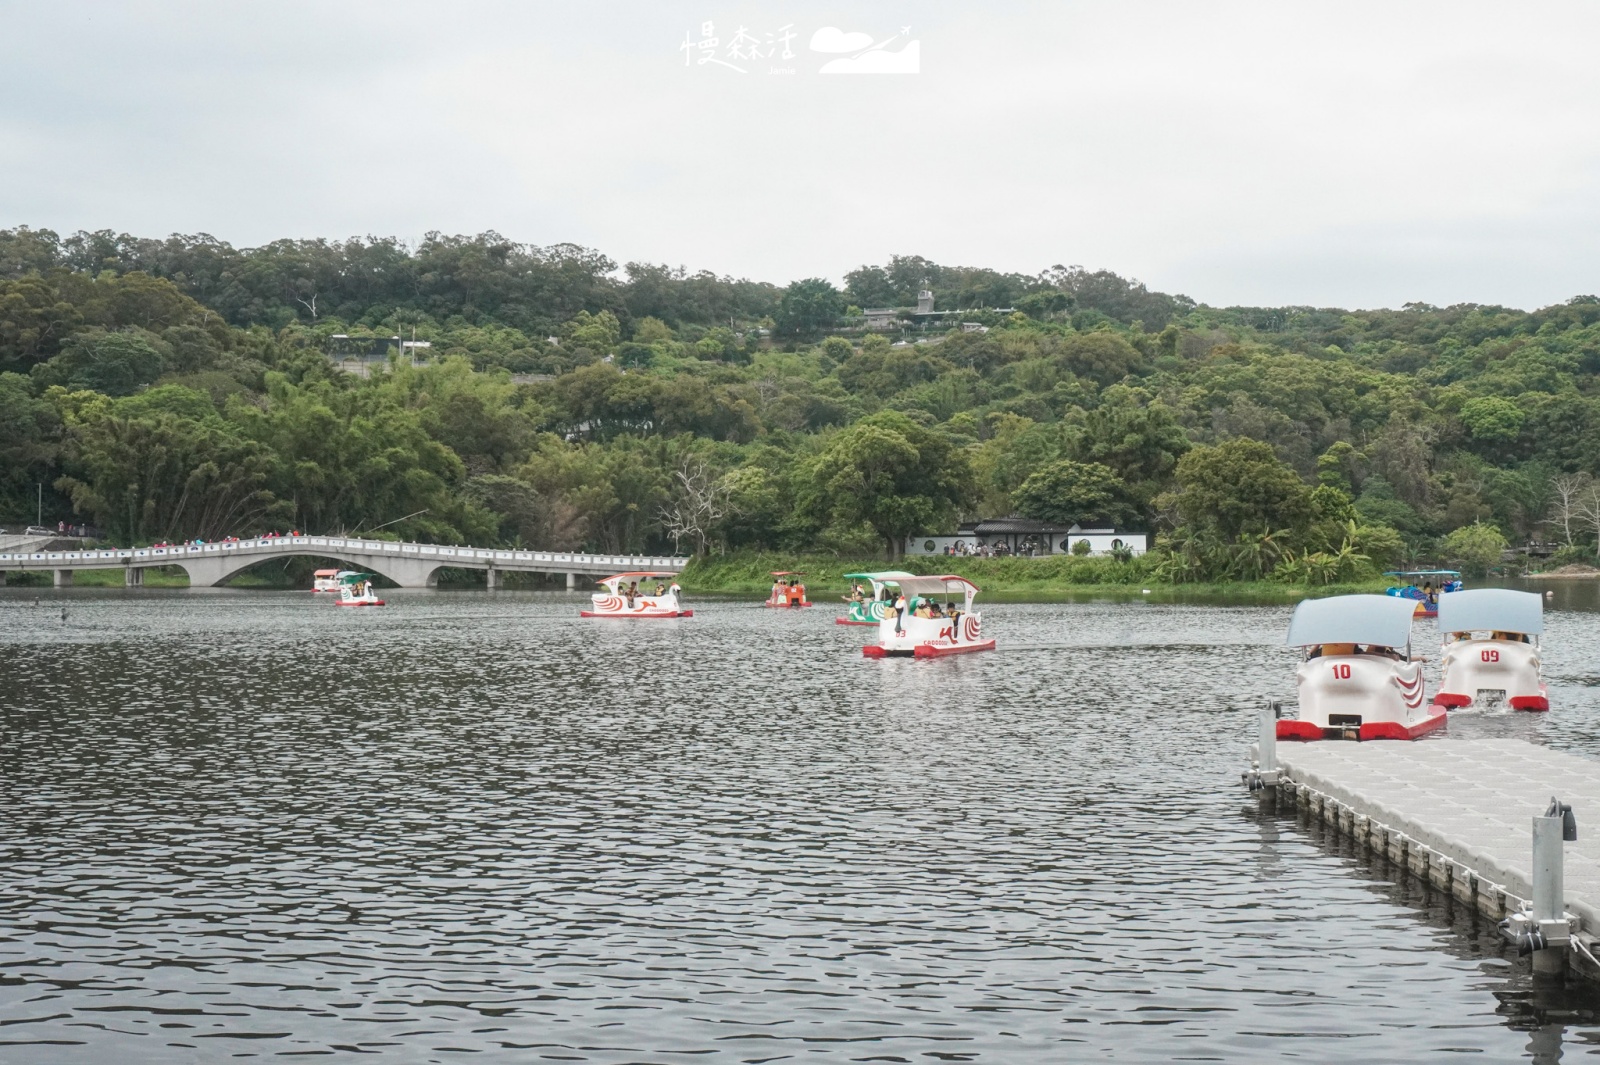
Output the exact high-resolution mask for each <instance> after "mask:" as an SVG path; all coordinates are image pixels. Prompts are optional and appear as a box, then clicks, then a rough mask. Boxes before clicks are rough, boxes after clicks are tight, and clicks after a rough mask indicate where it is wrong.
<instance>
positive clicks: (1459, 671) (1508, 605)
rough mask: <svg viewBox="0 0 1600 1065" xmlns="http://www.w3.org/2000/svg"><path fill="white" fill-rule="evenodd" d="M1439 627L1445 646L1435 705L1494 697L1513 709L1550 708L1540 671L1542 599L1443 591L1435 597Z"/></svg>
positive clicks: (1500, 591) (1504, 591)
mask: <svg viewBox="0 0 1600 1065" xmlns="http://www.w3.org/2000/svg"><path fill="white" fill-rule="evenodd" d="M1439 631H1440V632H1443V633H1445V644H1444V654H1443V656H1442V658H1441V660H1440V661H1441V664H1440V678H1439V693H1438V694H1437V695H1435V696H1434V697H1433V701H1434V702H1435V703H1436V704H1438V705H1439V706H1441V707H1451V708H1453V707H1457V706H1470V705H1471V704H1473V703H1475V702H1477V701H1478V700H1479V699H1480V698H1489V699H1494V698H1499V699H1503V700H1504V701H1505V703H1506V705H1508V706H1510V707H1511V709H1513V710H1548V709H1550V699H1549V695H1548V693H1547V692H1546V691H1545V686H1544V681H1543V679H1542V677H1541V675H1540V672H1541V671H1540V655H1539V637H1540V635H1541V634H1543V632H1544V600H1543V599H1541V598H1540V597H1539V596H1538V595H1537V594H1535V593H1534V592H1514V591H1511V590H1510V589H1508V588H1478V589H1474V590H1472V591H1470V592H1446V593H1445V594H1444V595H1441V596H1440V597H1439Z"/></svg>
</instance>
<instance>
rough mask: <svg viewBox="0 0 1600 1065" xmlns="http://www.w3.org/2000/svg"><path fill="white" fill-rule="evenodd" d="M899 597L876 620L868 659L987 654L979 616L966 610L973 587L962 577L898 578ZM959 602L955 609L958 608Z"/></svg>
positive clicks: (865, 649) (974, 591)
mask: <svg viewBox="0 0 1600 1065" xmlns="http://www.w3.org/2000/svg"><path fill="white" fill-rule="evenodd" d="M894 583H896V584H897V585H898V586H899V588H900V595H899V597H898V598H896V600H895V602H894V605H893V606H892V607H889V608H888V609H886V611H885V616H884V618H883V620H882V621H880V622H878V642H877V643H874V644H868V645H867V646H866V647H863V648H862V649H861V653H862V654H863V655H865V656H867V657H868V658H942V657H943V656H945V655H960V654H968V653H970V652H972V651H992V650H994V641H993V640H986V639H984V638H983V629H982V620H983V618H982V615H980V614H979V613H978V612H977V611H975V610H973V609H972V599H973V597H974V596H976V595H977V594H978V586H977V585H975V584H973V583H972V582H971V581H969V580H967V579H966V578H965V577H957V576H955V575H953V574H952V575H946V576H940V577H899V578H896V579H895V582H894ZM958 602H959V605H958Z"/></svg>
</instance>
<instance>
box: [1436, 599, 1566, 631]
mask: <svg viewBox="0 0 1600 1065" xmlns="http://www.w3.org/2000/svg"><path fill="white" fill-rule="evenodd" d="M1474 629H1488V630H1490V631H1491V632H1492V631H1496V630H1498V631H1500V632H1521V633H1526V634H1527V635H1529V636H1538V635H1539V634H1540V633H1542V632H1544V600H1543V599H1541V598H1540V597H1539V594H1538V593H1537V592H1513V591H1512V590H1511V589H1509V588H1475V589H1473V590H1472V591H1470V592H1446V593H1445V594H1444V595H1441V596H1440V597H1439V631H1440V632H1471V631H1473V630H1474Z"/></svg>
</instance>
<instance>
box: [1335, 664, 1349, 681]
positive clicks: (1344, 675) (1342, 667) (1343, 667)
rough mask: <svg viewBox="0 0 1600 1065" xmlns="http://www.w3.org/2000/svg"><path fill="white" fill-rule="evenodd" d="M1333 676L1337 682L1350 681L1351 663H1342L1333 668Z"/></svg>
mask: <svg viewBox="0 0 1600 1065" xmlns="http://www.w3.org/2000/svg"><path fill="white" fill-rule="evenodd" d="M1333 676H1334V679H1335V680H1349V679H1350V663H1348V662H1340V663H1338V664H1337V665H1335V666H1334V667H1333Z"/></svg>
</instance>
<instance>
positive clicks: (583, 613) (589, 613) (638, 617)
mask: <svg viewBox="0 0 1600 1065" xmlns="http://www.w3.org/2000/svg"><path fill="white" fill-rule="evenodd" d="M578 616H579V617H580V618H616V619H618V620H621V621H664V620H671V619H672V618H692V617H694V611H693V610H678V611H674V612H673V613H670V614H604V613H601V612H599V611H595V610H580V611H578Z"/></svg>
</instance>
